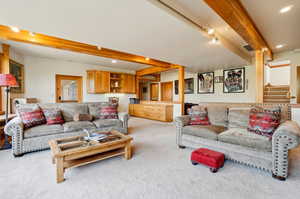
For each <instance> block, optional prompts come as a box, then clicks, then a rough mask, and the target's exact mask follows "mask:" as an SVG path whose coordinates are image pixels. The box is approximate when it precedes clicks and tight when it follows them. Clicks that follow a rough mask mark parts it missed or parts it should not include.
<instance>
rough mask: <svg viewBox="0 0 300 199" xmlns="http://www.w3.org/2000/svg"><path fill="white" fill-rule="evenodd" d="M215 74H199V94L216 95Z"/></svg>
mask: <svg viewBox="0 0 300 199" xmlns="http://www.w3.org/2000/svg"><path fill="white" fill-rule="evenodd" d="M214 76H215V75H214V72H206V73H198V93H199V94H207V93H214V92H215V86H214Z"/></svg>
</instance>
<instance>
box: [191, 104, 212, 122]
mask: <svg viewBox="0 0 300 199" xmlns="http://www.w3.org/2000/svg"><path fill="white" fill-rule="evenodd" d="M188 112H189V115H190V116H191V117H190V121H189V124H190V125H210V122H209V119H208V114H207V108H206V107H205V106H193V107H192V108H191V109H189V111H188Z"/></svg>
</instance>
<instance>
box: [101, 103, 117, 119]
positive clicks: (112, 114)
mask: <svg viewBox="0 0 300 199" xmlns="http://www.w3.org/2000/svg"><path fill="white" fill-rule="evenodd" d="M99 119H118V110H117V107H116V106H113V105H108V106H102V108H101V111H100V116H99Z"/></svg>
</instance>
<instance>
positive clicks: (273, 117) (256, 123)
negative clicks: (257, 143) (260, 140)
mask: <svg viewBox="0 0 300 199" xmlns="http://www.w3.org/2000/svg"><path fill="white" fill-rule="evenodd" d="M280 119H281V109H280V107H278V108H275V109H264V108H262V107H253V108H252V109H251V110H250V116H249V125H248V131H251V132H254V133H256V134H259V135H263V136H266V137H269V138H272V135H273V133H274V131H275V130H276V129H277V127H278V126H279V124H280Z"/></svg>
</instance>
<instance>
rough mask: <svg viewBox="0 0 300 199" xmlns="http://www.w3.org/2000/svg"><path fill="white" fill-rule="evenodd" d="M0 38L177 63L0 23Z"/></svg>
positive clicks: (158, 63) (128, 58)
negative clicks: (14, 28) (15, 30)
mask: <svg viewBox="0 0 300 199" xmlns="http://www.w3.org/2000/svg"><path fill="white" fill-rule="evenodd" d="M0 38H1V39H5V40H11V41H17V42H22V43H28V44H34V45H39V46H46V47H51V48H57V49H61V50H67V51H72V52H77V53H83V54H88V55H94V56H99V57H105V58H111V59H117V60H122V61H128V62H135V63H139V64H146V65H151V66H156V67H159V68H168V69H169V68H170V67H173V66H174V65H175V64H172V63H168V62H164V61H160V60H156V59H146V57H144V56H139V55H134V54H130V53H126V52H121V51H117V50H112V49H108V48H103V47H101V48H99V47H98V46H95V45H89V44H85V43H80V42H76V41H71V40H66V39H62V38H58V37H52V36H48V35H44V34H39V33H34V34H31V32H30V31H27V30H21V31H20V32H14V31H12V30H11V28H10V27H8V26H4V25H0Z"/></svg>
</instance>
